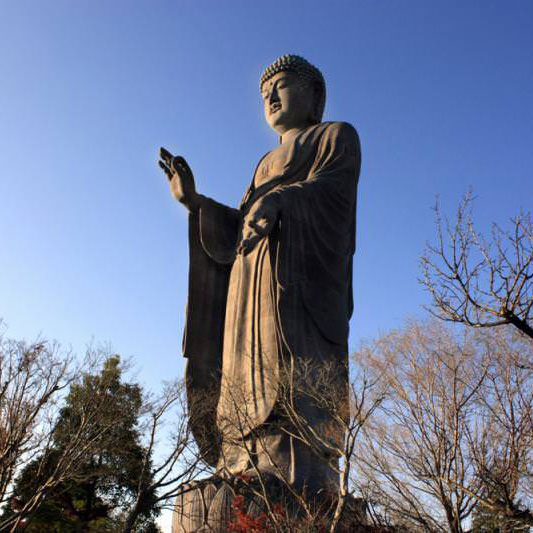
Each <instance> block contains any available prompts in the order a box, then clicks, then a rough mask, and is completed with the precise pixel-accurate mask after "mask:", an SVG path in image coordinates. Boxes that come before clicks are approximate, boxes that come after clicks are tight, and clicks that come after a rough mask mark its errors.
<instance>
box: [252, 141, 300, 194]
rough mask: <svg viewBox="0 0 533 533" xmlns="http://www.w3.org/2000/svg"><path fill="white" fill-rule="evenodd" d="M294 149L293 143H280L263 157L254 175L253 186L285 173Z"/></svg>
mask: <svg viewBox="0 0 533 533" xmlns="http://www.w3.org/2000/svg"><path fill="white" fill-rule="evenodd" d="M294 151H295V150H294V145H293V143H288V144H281V145H280V146H278V147H277V148H276V149H275V150H272V152H269V153H268V154H267V155H266V156H265V157H263V159H262V160H261V162H260V163H259V166H258V167H257V170H256V173H255V176H254V186H255V187H260V186H261V185H264V184H266V183H268V182H269V181H271V180H272V179H276V178H279V177H280V176H283V175H285V174H287V170H288V169H289V168H290V166H291V162H292V160H293V158H294Z"/></svg>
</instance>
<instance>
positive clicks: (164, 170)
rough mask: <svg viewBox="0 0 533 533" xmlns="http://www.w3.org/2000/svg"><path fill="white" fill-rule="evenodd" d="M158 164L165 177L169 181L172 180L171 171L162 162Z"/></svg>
mask: <svg viewBox="0 0 533 533" xmlns="http://www.w3.org/2000/svg"><path fill="white" fill-rule="evenodd" d="M158 163H159V166H160V167H161V168H162V169H163V172H164V173H165V174H166V175H167V178H168V179H169V180H171V179H172V177H173V174H172V170H170V169H169V168H168V167H167V166H166V165H165V163H163V161H158Z"/></svg>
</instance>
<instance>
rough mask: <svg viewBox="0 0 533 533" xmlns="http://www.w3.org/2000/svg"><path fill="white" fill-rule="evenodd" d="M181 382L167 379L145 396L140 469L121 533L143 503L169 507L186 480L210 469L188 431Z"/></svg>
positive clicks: (131, 524) (131, 526)
mask: <svg viewBox="0 0 533 533" xmlns="http://www.w3.org/2000/svg"><path fill="white" fill-rule="evenodd" d="M190 416H195V415H194V414H193V413H189V412H188V410H187V400H186V392H185V383H184V382H183V381H178V380H174V381H170V382H168V383H165V384H164V385H163V388H162V391H161V393H160V394H159V395H157V396H156V397H147V398H145V404H144V413H143V417H142V418H143V421H142V424H141V428H140V431H141V434H142V435H143V440H144V457H143V461H142V471H141V473H140V475H139V481H138V487H137V491H136V495H135V498H134V501H133V502H132V503H131V505H130V506H129V509H128V510H127V511H126V513H125V519H124V526H123V531H124V533H129V532H130V531H133V530H134V526H135V523H136V520H137V518H138V516H139V512H140V510H141V509H142V507H143V503H144V502H146V501H147V500H150V504H151V505H153V506H156V507H159V508H173V504H174V500H175V498H176V497H177V496H178V495H179V494H181V493H182V492H183V490H184V489H183V487H184V485H185V484H186V483H189V482H191V481H193V480H194V479H196V478H198V477H199V476H201V475H202V474H203V475H205V474H206V473H212V470H211V469H210V468H209V466H208V465H206V463H205V462H204V461H203V460H202V458H201V455H200V452H199V450H198V448H197V447H196V445H195V443H194V439H193V437H192V434H191V429H190V428H191V426H190V424H189V417H190Z"/></svg>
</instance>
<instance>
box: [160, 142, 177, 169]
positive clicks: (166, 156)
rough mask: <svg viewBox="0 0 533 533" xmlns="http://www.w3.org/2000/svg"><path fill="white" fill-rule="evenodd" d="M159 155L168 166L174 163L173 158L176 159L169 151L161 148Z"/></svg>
mask: <svg viewBox="0 0 533 533" xmlns="http://www.w3.org/2000/svg"><path fill="white" fill-rule="evenodd" d="M159 155H160V157H161V159H163V160H164V161H165V163H166V164H167V165H170V164H171V163H172V158H173V157H174V156H173V155H172V154H171V153H170V152H169V151H168V150H167V149H165V148H163V147H162V146H161V148H160V149H159Z"/></svg>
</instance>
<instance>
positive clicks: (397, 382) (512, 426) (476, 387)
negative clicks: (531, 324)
mask: <svg viewBox="0 0 533 533" xmlns="http://www.w3.org/2000/svg"><path fill="white" fill-rule="evenodd" d="M524 350H527V352H528V353H529V354H531V343H530V342H529V341H526V340H525V339H523V338H521V337H520V336H519V335H518V334H516V335H513V331H511V330H509V329H508V328H498V329H497V330H496V329H495V330H491V331H485V332H483V333H481V332H480V331H479V330H470V329H468V328H466V329H465V328H463V329H461V330H459V331H458V330H451V329H449V328H446V327H445V326H444V325H443V324H442V323H440V322H429V323H426V322H422V323H414V322H413V323H410V324H409V325H407V326H406V327H405V328H403V329H402V330H399V331H395V332H393V333H391V334H389V335H386V336H384V337H382V338H380V339H378V340H377V341H375V342H374V343H373V344H371V345H368V346H366V347H365V348H364V349H363V350H361V354H360V355H361V357H362V359H363V360H366V361H367V362H368V365H369V367H370V369H371V370H372V371H374V372H376V373H377V374H378V375H380V376H383V378H384V379H385V380H386V382H387V385H388V391H387V399H386V400H385V401H384V402H383V403H382V404H381V406H380V407H379V409H378V410H377V411H376V413H375V414H374V416H373V417H372V419H370V420H369V421H368V423H367V424H366V425H365V426H364V427H363V435H364V439H362V440H361V441H360V445H359V447H358V450H357V452H356V453H355V454H354V463H355V471H356V474H357V480H356V482H357V484H358V485H359V487H360V489H361V491H362V492H363V494H365V496H366V498H367V499H368V500H369V502H370V503H371V504H372V506H373V508H374V509H375V510H376V511H377V513H376V520H377V521H378V522H379V523H384V524H385V525H391V524H394V525H395V526H400V527H404V528H406V529H407V530H409V531H435V532H439V531H442V532H444V531H451V532H454V533H459V532H463V531H465V527H467V526H466V525H467V523H468V519H469V517H470V516H471V514H472V511H473V510H474V508H476V507H479V506H481V507H482V508H483V509H486V510H489V511H491V512H494V513H496V514H499V515H501V516H505V517H506V518H508V519H511V518H512V519H513V520H515V521H516V523H521V524H527V523H529V522H528V521H529V519H530V516H531V513H530V511H528V510H527V505H528V504H530V503H531V495H530V493H528V486H529V487H530V486H531V472H530V469H531V466H530V464H531V443H532V441H531V431H532V426H531V406H532V402H531V394H532V393H531V385H532V383H531V373H530V372H529V374H528V376H526V375H525V372H524V370H523V369H521V368H520V367H519V366H517V365H516V364H515V362H516V360H517V356H518V353H519V354H520V356H521V357H522V356H523V355H524Z"/></svg>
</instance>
